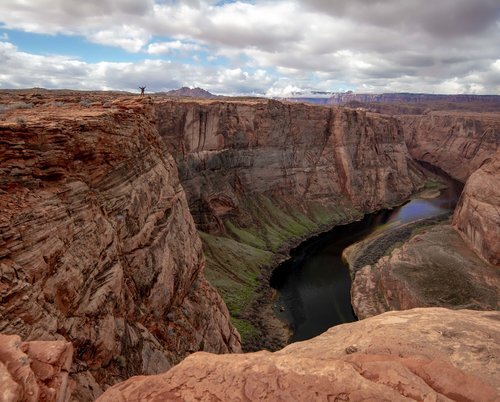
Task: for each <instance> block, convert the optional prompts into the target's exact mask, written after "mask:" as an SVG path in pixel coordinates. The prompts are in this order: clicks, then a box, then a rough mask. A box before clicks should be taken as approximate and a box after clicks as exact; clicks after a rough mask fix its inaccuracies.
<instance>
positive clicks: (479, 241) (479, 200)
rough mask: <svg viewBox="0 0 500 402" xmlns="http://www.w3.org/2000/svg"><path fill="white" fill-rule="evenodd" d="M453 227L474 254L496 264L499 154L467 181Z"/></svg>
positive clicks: (499, 252) (499, 240)
mask: <svg viewBox="0 0 500 402" xmlns="http://www.w3.org/2000/svg"><path fill="white" fill-rule="evenodd" d="M453 225H454V227H455V228H456V229H457V230H458V231H459V232H460V234H461V235H462V237H463V238H464V240H465V241H466V242H467V244H468V245H469V246H470V247H471V248H472V249H473V250H475V251H476V253H477V254H478V255H480V256H481V257H482V258H484V259H485V260H486V261H489V262H490V263H492V264H495V265H500V151H499V152H497V153H496V154H495V155H493V158H492V159H491V160H489V161H486V162H485V163H484V165H483V166H481V168H479V169H478V170H476V171H475V172H474V173H473V174H472V175H471V176H470V177H469V179H468V180H467V183H466V184H465V188H464V191H463V193H462V196H461V198H460V202H459V204H458V205H457V208H456V210H455V214H454V216H453Z"/></svg>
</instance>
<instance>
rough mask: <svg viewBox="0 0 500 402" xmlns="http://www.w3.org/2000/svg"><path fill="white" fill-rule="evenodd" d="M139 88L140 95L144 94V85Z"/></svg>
mask: <svg viewBox="0 0 500 402" xmlns="http://www.w3.org/2000/svg"><path fill="white" fill-rule="evenodd" d="M139 89H140V90H141V96H144V90H145V89H146V87H145V86H144V87H139Z"/></svg>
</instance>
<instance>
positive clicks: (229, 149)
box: [156, 100, 422, 232]
mask: <svg viewBox="0 0 500 402" xmlns="http://www.w3.org/2000/svg"><path fill="white" fill-rule="evenodd" d="M156 109H157V114H158V127H159V132H160V135H161V136H162V138H163V139H164V140H165V141H166V143H167V146H168V148H169V150H170V152H171V153H172V155H173V156H174V158H176V161H177V163H178V167H179V171H180V175H181V181H182V183H183V186H184V187H185V189H186V192H187V196H188V201H189V204H190V207H191V210H192V212H193V216H194V218H195V221H196V223H197V224H198V226H199V227H200V228H201V229H202V230H207V231H211V232H213V231H215V230H220V231H224V228H223V227H221V225H223V224H224V222H225V220H227V219H229V220H232V221H233V222H236V223H238V224H240V225H241V226H245V224H248V222H247V220H248V215H249V214H250V212H249V211H247V210H246V207H247V206H248V205H246V204H245V202H247V200H249V199H251V198H252V197H253V198H255V197H258V196H259V195H264V196H266V197H268V198H269V199H273V201H274V202H275V204H276V206H278V207H279V206H280V204H282V205H285V206H286V205H292V206H295V207H297V205H301V208H302V210H301V212H303V213H304V214H305V215H306V216H307V217H311V216H314V214H313V211H311V209H312V207H313V205H314V204H316V205H319V206H325V205H330V206H331V205H340V206H344V205H347V206H349V207H350V208H356V209H359V210H361V211H368V210H374V209H377V208H380V207H383V206H387V205H393V204H394V203H398V202H400V201H401V200H403V199H405V198H406V197H408V195H410V194H411V193H412V192H413V191H415V189H416V188H417V187H418V186H419V185H421V180H422V175H421V174H420V172H418V171H417V170H416V169H415V166H414V164H413V163H412V161H411V160H410V158H409V155H408V153H407V151H406V146H405V143H404V138H403V135H402V132H401V130H400V129H399V128H398V125H397V122H396V121H395V120H394V119H392V118H389V117H382V116H376V115H371V114H366V113H363V112H358V111H354V110H349V109H342V108H327V107H319V106H308V105H304V104H284V103H280V102H276V101H258V100H256V101H226V102H217V101H212V102H203V101H198V102H188V101H186V102H173V101H170V102H162V103H159V104H158V105H157V106H156Z"/></svg>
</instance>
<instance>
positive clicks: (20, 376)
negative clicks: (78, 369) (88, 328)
mask: <svg viewBox="0 0 500 402" xmlns="http://www.w3.org/2000/svg"><path fill="white" fill-rule="evenodd" d="M72 357H73V347H72V346H71V343H69V342H64V341H53V342H50V341H47V342H43V341H32V342H21V338H20V337H19V336H17V335H1V334H0V400H1V401H2V402H15V401H24V402H37V401H44V402H66V401H69V397H70V395H71V387H70V385H69V383H68V373H69V369H70V366H71V361H72Z"/></svg>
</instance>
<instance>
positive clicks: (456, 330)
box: [98, 308, 500, 402]
mask: <svg viewBox="0 0 500 402" xmlns="http://www.w3.org/2000/svg"><path fill="white" fill-rule="evenodd" d="M499 319H500V314H499V313H498V312H476V311H468V310H461V311H450V310H446V309H439V308H432V309H414V310H409V311H399V312H390V313H386V314H382V315H380V316H377V317H372V318H370V319H367V320H363V321H359V322H356V323H352V324H345V325H340V326H337V327H334V328H331V329H329V330H328V331H327V332H325V333H324V334H322V335H320V336H318V337H316V338H314V339H311V340H308V341H304V342H299V343H295V344H292V345H290V346H287V347H286V348H285V349H283V350H281V351H279V352H275V353H269V352H257V353H249V354H243V355H225V356H216V355H211V354H207V353H195V354H193V355H191V356H189V357H188V358H186V359H185V360H184V361H183V362H182V363H180V364H179V365H177V366H175V367H174V368H172V369H170V370H169V371H168V372H166V373H164V374H160V375H156V376H150V377H134V378H131V379H129V380H128V381H126V382H124V383H122V384H118V385H116V386H114V387H113V388H111V389H109V390H107V391H106V392H105V393H104V394H103V395H102V396H101V397H100V398H99V399H98V402H108V401H109V402H111V401H113V402H114V401H137V400H145V399H146V398H147V400H149V401H152V402H153V401H165V400H169V401H184V400H200V401H244V400H252V401H255V400H268V401H271V400H272V401H290V400H294V401H312V400H314V401H318V400H325V401H326V400H332V401H333V400H337V401H361V400H388V401H407V400H437V401H450V400H455V401H457V400H463V401H495V400H498V398H499V396H500V394H499V390H500V380H499V378H498V370H499V369H500V366H499V361H498V356H499V355H500V347H499V345H500V320H499Z"/></svg>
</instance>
